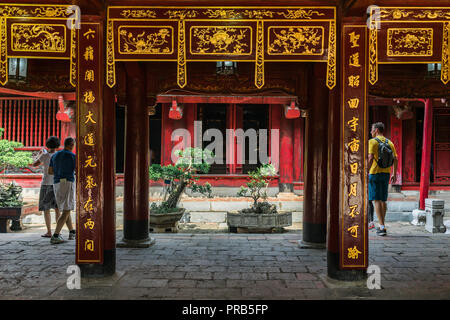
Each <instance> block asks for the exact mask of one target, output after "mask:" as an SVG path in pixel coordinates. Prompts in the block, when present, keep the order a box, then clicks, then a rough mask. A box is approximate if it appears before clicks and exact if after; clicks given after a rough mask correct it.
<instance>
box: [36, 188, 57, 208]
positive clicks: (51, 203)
mask: <svg viewBox="0 0 450 320" xmlns="http://www.w3.org/2000/svg"><path fill="white" fill-rule="evenodd" d="M50 209H58V204H57V203H56V198H55V192H54V191H53V185H51V184H50V185H45V184H43V185H41V190H40V191H39V211H47V210H50Z"/></svg>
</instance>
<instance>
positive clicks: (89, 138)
mask: <svg viewBox="0 0 450 320" xmlns="http://www.w3.org/2000/svg"><path fill="white" fill-rule="evenodd" d="M84 144H85V145H87V146H91V147H93V146H94V145H95V144H94V134H93V133H88V134H87V135H85V136H84Z"/></svg>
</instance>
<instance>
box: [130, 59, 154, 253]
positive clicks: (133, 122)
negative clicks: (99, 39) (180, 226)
mask: <svg viewBox="0 0 450 320" xmlns="http://www.w3.org/2000/svg"><path fill="white" fill-rule="evenodd" d="M144 70H145V68H143V67H142V66H140V65H139V63H137V62H127V63H126V77H127V84H126V93H127V109H126V133H125V170H124V203H123V206H124V216H123V219H124V221H123V235H124V238H123V240H124V242H125V243H127V244H128V245H131V246H133V245H137V246H139V243H145V242H147V241H148V240H149V224H148V219H149V203H148V202H149V175H148V174H149V164H150V159H149V156H150V153H149V145H150V144H149V120H148V111H147V100H146V94H145V92H146V77H145V73H144Z"/></svg>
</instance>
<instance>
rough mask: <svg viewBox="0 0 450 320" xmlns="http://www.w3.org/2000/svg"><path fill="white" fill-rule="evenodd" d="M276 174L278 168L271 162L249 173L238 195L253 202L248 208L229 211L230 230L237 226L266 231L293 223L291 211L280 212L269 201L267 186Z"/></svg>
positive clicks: (234, 229)
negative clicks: (248, 179) (247, 180)
mask: <svg viewBox="0 0 450 320" xmlns="http://www.w3.org/2000/svg"><path fill="white" fill-rule="evenodd" d="M275 174H276V169H275V167H274V166H273V165H271V164H264V165H262V166H260V167H259V168H257V169H256V170H254V171H250V172H249V173H248V175H249V176H250V181H249V182H247V183H246V186H241V189H240V190H239V192H238V193H237V195H238V196H239V197H247V198H251V199H252V200H253V203H252V205H251V206H250V208H248V209H242V210H239V211H237V212H227V224H228V227H229V229H230V231H232V232H235V231H237V228H246V229H248V230H249V231H261V232H266V231H272V230H273V229H274V228H281V227H285V226H290V225H292V213H291V212H283V213H279V212H277V208H276V206H275V205H274V204H270V203H269V202H268V201H267V188H268V187H269V184H270V181H271V180H272V179H273V176H274V175H275ZM260 200H262V201H260Z"/></svg>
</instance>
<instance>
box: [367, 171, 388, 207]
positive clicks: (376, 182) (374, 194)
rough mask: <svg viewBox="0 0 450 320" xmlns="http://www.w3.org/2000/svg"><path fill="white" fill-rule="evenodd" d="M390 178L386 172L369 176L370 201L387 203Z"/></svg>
mask: <svg viewBox="0 0 450 320" xmlns="http://www.w3.org/2000/svg"><path fill="white" fill-rule="evenodd" d="M390 176H391V175H390V174H389V173H384V172H382V173H376V174H369V201H373V200H381V201H387V197H388V188H389V178H390Z"/></svg>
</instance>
